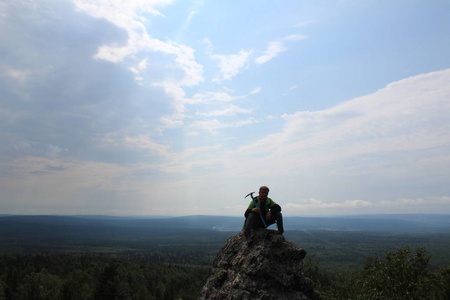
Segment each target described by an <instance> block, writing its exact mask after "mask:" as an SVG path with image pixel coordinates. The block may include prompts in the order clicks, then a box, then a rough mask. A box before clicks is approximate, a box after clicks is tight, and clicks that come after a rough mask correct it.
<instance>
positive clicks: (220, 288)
mask: <svg viewBox="0 0 450 300" xmlns="http://www.w3.org/2000/svg"><path fill="white" fill-rule="evenodd" d="M305 255H306V251H305V250H303V249H302V248H300V247H299V246H298V245H297V244H295V243H292V242H288V241H286V240H285V238H284V237H283V236H282V235H281V234H279V233H278V232H277V231H274V230H267V229H258V230H255V231H254V232H253V233H252V236H251V238H250V240H249V241H248V242H247V241H246V239H245V237H244V236H243V234H242V233H241V234H239V235H236V236H233V237H231V238H230V239H228V241H227V243H226V244H225V245H224V246H223V248H222V249H221V250H220V251H219V253H218V255H217V257H216V259H215V260H214V263H213V266H212V271H211V276H210V277H209V278H208V280H207V282H206V284H205V286H204V287H203V289H202V292H201V296H200V299H201V300H212V299H230V300H231V299H236V300H243V299H248V300H250V299H261V300H275V299H279V300H281V299H283V300H286V299H289V300H296V299H298V300H300V299H301V300H306V299H310V300H317V299H321V297H320V294H319V293H318V292H316V291H315V290H314V283H313V282H312V281H311V280H310V279H308V278H306V277H304V276H303V274H302V268H303V261H302V260H303V258H304V257H305Z"/></svg>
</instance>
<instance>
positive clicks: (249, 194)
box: [245, 192, 267, 228]
mask: <svg viewBox="0 0 450 300" xmlns="http://www.w3.org/2000/svg"><path fill="white" fill-rule="evenodd" d="M254 193H255V192H251V193H248V195H247V196H245V198H247V197H248V196H250V197H252V200H253V204H255V207H257V208H258V203H257V202H256V200H255V198H254V197H253V194H254ZM259 216H260V217H261V221H262V222H263V224H264V227H265V228H267V225H266V221H264V217H263V215H262V214H261V209H260V210H259Z"/></svg>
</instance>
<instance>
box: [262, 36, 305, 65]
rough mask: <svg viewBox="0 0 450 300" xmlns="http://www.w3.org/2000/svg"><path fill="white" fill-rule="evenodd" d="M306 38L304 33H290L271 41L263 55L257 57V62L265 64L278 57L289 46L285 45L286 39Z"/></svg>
mask: <svg viewBox="0 0 450 300" xmlns="http://www.w3.org/2000/svg"><path fill="white" fill-rule="evenodd" d="M304 38H306V36H304V35H300V34H294V35H288V36H286V37H284V38H282V39H280V40H277V41H272V42H269V43H268V45H267V49H266V50H265V51H264V53H263V55H261V56H258V57H257V58H256V59H255V62H256V63H257V64H265V63H266V62H268V61H270V60H272V59H273V58H275V57H277V56H278V55H279V54H280V53H282V52H284V51H286V50H287V47H286V46H285V45H284V44H285V42H286V41H297V40H301V39H304Z"/></svg>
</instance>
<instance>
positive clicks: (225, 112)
mask: <svg viewBox="0 0 450 300" xmlns="http://www.w3.org/2000/svg"><path fill="white" fill-rule="evenodd" d="M251 112H252V110H251V109H247V108H241V107H237V106H235V105H230V106H228V107H227V108H225V109H222V110H214V111H209V112H205V113H202V112H197V113H196V115H198V116H204V117H218V116H235V115H237V114H249V113H251Z"/></svg>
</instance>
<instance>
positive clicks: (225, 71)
mask: <svg viewBox="0 0 450 300" xmlns="http://www.w3.org/2000/svg"><path fill="white" fill-rule="evenodd" d="M252 54H253V50H240V51H239V53H238V54H229V55H219V54H214V55H212V56H211V58H212V59H214V60H217V61H219V68H220V73H219V74H218V75H217V76H215V77H214V78H213V82H220V81H224V80H231V78H233V77H234V76H236V75H237V74H238V73H239V71H240V70H241V69H243V68H245V67H246V66H247V65H248V61H249V58H250V56H251V55H252Z"/></svg>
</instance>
